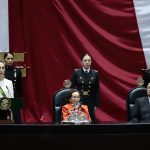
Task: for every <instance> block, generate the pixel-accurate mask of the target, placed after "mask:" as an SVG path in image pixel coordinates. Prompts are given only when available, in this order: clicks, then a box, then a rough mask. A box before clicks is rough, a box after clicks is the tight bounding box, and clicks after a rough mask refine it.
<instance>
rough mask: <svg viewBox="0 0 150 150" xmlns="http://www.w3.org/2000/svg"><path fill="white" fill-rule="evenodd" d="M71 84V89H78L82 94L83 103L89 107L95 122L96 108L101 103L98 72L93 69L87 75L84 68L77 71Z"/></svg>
mask: <svg viewBox="0 0 150 150" xmlns="http://www.w3.org/2000/svg"><path fill="white" fill-rule="evenodd" d="M71 82H72V85H71V88H76V89H77V90H78V91H80V92H81V102H82V103H83V104H85V105H87V106H88V109H89V113H90V116H91V119H92V121H95V113H94V107H95V106H96V107H97V106H99V102H100V96H99V95H100V94H99V92H100V88H99V73H98V71H97V70H92V69H91V70H90V71H89V73H88V74H86V73H85V72H84V70H83V68H79V69H75V70H74V72H73V75H72V79H71Z"/></svg>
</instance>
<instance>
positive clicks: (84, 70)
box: [82, 68, 90, 73]
mask: <svg viewBox="0 0 150 150" xmlns="http://www.w3.org/2000/svg"><path fill="white" fill-rule="evenodd" d="M82 69H83V71H84V72H85V71H87V73H89V72H90V68H89V69H88V70H86V69H85V68H82Z"/></svg>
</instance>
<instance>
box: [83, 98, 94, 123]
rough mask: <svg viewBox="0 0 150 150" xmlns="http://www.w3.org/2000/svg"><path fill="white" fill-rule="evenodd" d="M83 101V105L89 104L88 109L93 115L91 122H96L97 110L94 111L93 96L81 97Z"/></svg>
mask: <svg viewBox="0 0 150 150" xmlns="http://www.w3.org/2000/svg"><path fill="white" fill-rule="evenodd" d="M81 103H82V104H83V105H87V106H88V111H89V114H90V117H91V120H92V122H91V123H96V119H95V112H94V107H95V106H94V102H93V100H92V98H91V97H81Z"/></svg>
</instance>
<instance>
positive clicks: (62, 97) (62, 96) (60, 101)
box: [53, 88, 72, 123]
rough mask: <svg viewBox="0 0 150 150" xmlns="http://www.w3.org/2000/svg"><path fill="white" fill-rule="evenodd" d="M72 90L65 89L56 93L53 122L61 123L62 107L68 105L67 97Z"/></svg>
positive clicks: (54, 96)
mask: <svg viewBox="0 0 150 150" xmlns="http://www.w3.org/2000/svg"><path fill="white" fill-rule="evenodd" d="M71 90H72V89H71V88H63V89H60V90H58V91H56V92H55V93H54V95H53V120H54V123H61V107H62V105H64V104H66V103H67V96H68V94H69V93H70V91H71Z"/></svg>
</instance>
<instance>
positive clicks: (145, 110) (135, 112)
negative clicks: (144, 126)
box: [130, 97, 150, 122]
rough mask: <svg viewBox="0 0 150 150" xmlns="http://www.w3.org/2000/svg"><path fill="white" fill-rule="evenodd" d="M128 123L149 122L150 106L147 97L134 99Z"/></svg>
mask: <svg viewBox="0 0 150 150" xmlns="http://www.w3.org/2000/svg"><path fill="white" fill-rule="evenodd" d="M130 122H150V104H149V100H148V97H141V98H138V99H136V101H135V105H134V107H133V109H132V112H131V121H130Z"/></svg>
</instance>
